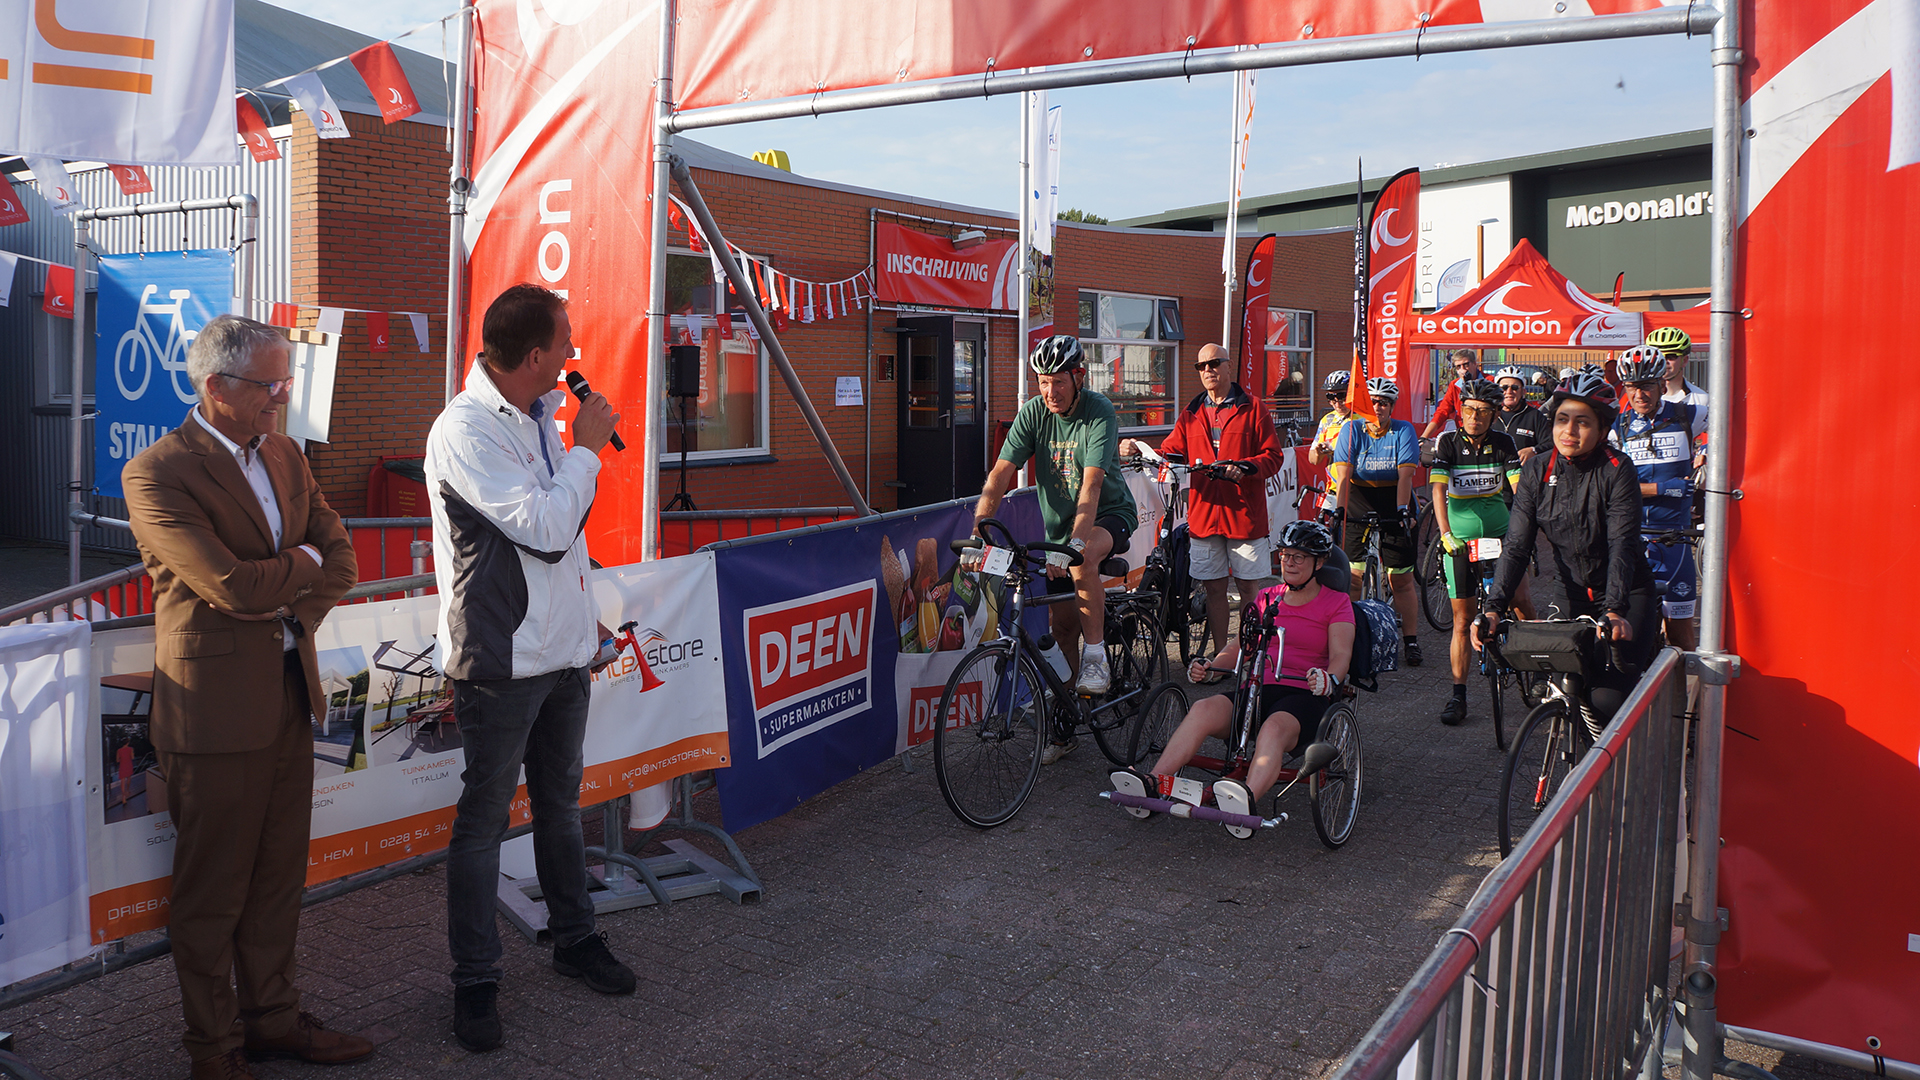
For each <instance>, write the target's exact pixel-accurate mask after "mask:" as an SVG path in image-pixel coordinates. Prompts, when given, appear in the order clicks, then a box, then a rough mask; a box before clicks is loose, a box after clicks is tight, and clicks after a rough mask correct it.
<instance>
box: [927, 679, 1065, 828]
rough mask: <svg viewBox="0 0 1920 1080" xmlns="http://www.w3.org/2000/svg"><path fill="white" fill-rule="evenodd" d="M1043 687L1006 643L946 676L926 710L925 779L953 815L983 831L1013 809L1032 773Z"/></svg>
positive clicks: (1036, 764) (1042, 739)
mask: <svg viewBox="0 0 1920 1080" xmlns="http://www.w3.org/2000/svg"><path fill="white" fill-rule="evenodd" d="M1047 705H1048V701H1047V687H1046V684H1045V683H1044V682H1042V681H1041V679H1040V671H1039V669H1038V668H1037V667H1035V665H1034V663H1033V659H1032V658H1031V657H1030V656H1027V655H1025V654H1022V655H1021V656H1020V657H1019V660H1018V662H1017V663H1016V661H1015V658H1014V655H1013V644H1012V643H1011V642H1006V641H995V642H991V643H989V644H986V645H982V646H980V647H979V648H977V649H975V650H973V651H972V652H971V653H968V654H967V658H966V659H965V660H962V661H961V662H960V666H959V667H957V668H954V669H953V675H952V677H950V678H949V679H947V688H946V690H945V691H943V692H942V693H941V695H940V707H939V710H938V711H937V712H935V713H934V728H933V775H934V777H935V778H936V779H937V780H939V782H940V795H941V797H942V798H944V799H946V800H947V808H948V809H950V810H952V811H953V813H954V816H955V817H958V818H959V819H960V820H961V821H964V822H966V823H967V824H969V825H972V826H974V827H975V828H979V829H990V828H992V827H994V826H995V825H999V824H1000V823H1002V822H1004V821H1006V820H1007V819H1008V818H1010V817H1012V816H1013V815H1015V814H1017V813H1019V812H1020V807H1021V806H1022V805H1023V804H1024V803H1025V802H1026V801H1027V796H1028V795H1029V794H1031V793H1032V792H1033V784H1034V781H1035V780H1037V779H1038V778H1039V776H1040V752H1041V750H1042V749H1043V748H1044V747H1045V745H1046V742H1047V740H1046V731H1047V726H1048V725H1047V713H1048V709H1047Z"/></svg>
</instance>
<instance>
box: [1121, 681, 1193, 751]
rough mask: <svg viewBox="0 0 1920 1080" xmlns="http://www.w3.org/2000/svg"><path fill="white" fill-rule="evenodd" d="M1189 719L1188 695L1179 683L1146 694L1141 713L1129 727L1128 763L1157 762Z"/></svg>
mask: <svg viewBox="0 0 1920 1080" xmlns="http://www.w3.org/2000/svg"><path fill="white" fill-rule="evenodd" d="M1186 718H1187V694H1186V691H1184V690H1182V689H1180V684H1179V683H1171V682H1170V683H1162V684H1161V685H1160V686H1158V687H1156V688H1155V689H1154V690H1153V691H1152V692H1151V693H1149V694H1148V695H1147V700H1146V702H1145V703H1144V704H1142V705H1141V706H1140V711H1139V712H1137V713H1135V714H1134V716H1133V722H1132V723H1130V724H1129V725H1127V726H1128V735H1127V764H1128V765H1139V764H1141V763H1142V762H1145V761H1147V760H1149V759H1157V758H1158V757H1159V756H1160V753H1161V751H1163V750H1165V749H1166V748H1167V740H1168V739H1171V738H1173V733H1174V732H1175V731H1176V730H1178V729H1179V727H1180V721H1182V720H1185V719H1186Z"/></svg>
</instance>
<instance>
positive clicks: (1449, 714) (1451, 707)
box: [1440, 698, 1467, 727]
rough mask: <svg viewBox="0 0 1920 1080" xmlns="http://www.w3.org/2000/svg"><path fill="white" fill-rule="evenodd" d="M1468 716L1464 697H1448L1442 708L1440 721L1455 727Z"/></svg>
mask: <svg viewBox="0 0 1920 1080" xmlns="http://www.w3.org/2000/svg"><path fill="white" fill-rule="evenodd" d="M1466 718H1467V702H1466V699H1464V698H1448V699H1447V703H1446V705H1445V706H1443V707H1442V708H1441V709H1440V722H1441V723H1443V724H1445V725H1447V726H1448V727H1454V726H1456V725H1458V724H1459V723H1460V721H1462V720H1465V719H1466Z"/></svg>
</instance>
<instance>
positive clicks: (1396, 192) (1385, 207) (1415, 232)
mask: <svg viewBox="0 0 1920 1080" xmlns="http://www.w3.org/2000/svg"><path fill="white" fill-rule="evenodd" d="M1419 246H1420V170H1419V169H1408V170H1406V171H1405V172H1402V173H1400V174H1399V175H1398V176H1395V177H1394V178H1393V179H1391V180H1389V181H1387V186H1386V187H1383V188H1381V189H1380V195H1379V197H1377V198H1375V199H1374V200H1373V214H1372V216H1371V218H1370V219H1369V221H1368V225H1367V273H1368V277H1367V365H1368V367H1369V368H1371V369H1372V372H1373V374H1375V375H1378V376H1380V377H1382V378H1388V379H1392V380H1393V381H1394V382H1396V383H1398V384H1399V385H1400V399H1401V400H1402V401H1409V402H1410V401H1412V400H1413V393H1412V391H1413V383H1412V365H1411V364H1409V363H1407V327H1408V324H1409V322H1410V320H1411V318H1412V315H1413V287H1414V274H1413V267H1414V261H1413V257H1414V255H1415V253H1416V252H1417V251H1418V249H1419Z"/></svg>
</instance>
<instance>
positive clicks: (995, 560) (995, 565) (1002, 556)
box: [980, 547, 1013, 577]
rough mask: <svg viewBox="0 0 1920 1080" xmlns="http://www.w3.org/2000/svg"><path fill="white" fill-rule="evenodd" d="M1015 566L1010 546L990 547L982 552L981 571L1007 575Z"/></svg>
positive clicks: (998, 575) (1001, 575) (995, 575)
mask: <svg viewBox="0 0 1920 1080" xmlns="http://www.w3.org/2000/svg"><path fill="white" fill-rule="evenodd" d="M1012 567H1013V551H1012V550H1011V549H1009V548H1001V547H989V548H987V549H986V550H985V551H984V552H982V553H981V561H980V572H981V573H983V574H992V575H993V576H994V577H1006V576H1007V571H1008V570H1010V569H1012Z"/></svg>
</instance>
